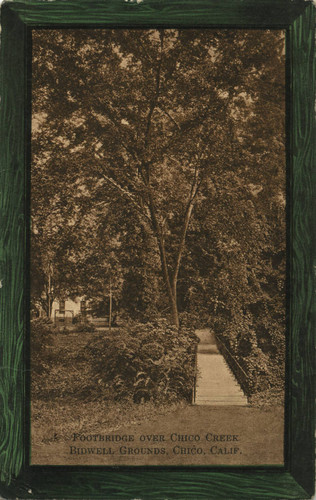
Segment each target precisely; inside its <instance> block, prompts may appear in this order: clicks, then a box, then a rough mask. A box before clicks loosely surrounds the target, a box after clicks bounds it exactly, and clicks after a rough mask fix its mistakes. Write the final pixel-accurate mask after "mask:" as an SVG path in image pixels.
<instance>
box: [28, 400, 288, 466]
mask: <svg viewBox="0 0 316 500" xmlns="http://www.w3.org/2000/svg"><path fill="white" fill-rule="evenodd" d="M283 427H284V424H283V410H282V408H272V409H269V410H262V409H258V408H250V407H212V406H188V407H187V408H186V410H185V411H183V409H182V410H177V411H175V412H174V413H171V414H168V415H167V416H166V418H165V420H164V421H162V419H161V418H160V419H158V418H157V419H156V418H152V419H151V420H150V421H146V422H143V423H140V424H134V425H131V424H126V426H124V427H121V428H120V429H119V430H117V431H115V432H112V433H108V432H107V430H106V429H105V428H102V425H100V428H99V429H96V430H95V435H91V434H89V435H82V434H80V433H79V432H78V434H77V436H76V437H75V439H74V437H72V439H71V440H69V441H67V442H65V441H64V442H62V441H61V440H58V437H56V441H55V442H52V443H50V444H39V443H34V444H33V447H32V464H47V465H49V464H51V465H241V464H242V465H263V464H270V465H281V464H282V463H283V434H284V429H283ZM50 431H51V433H52V434H53V433H54V429H51V430H50ZM74 432H76V429H74ZM100 436H101V437H100Z"/></svg>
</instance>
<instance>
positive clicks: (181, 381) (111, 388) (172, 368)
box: [84, 320, 199, 403]
mask: <svg viewBox="0 0 316 500" xmlns="http://www.w3.org/2000/svg"><path fill="white" fill-rule="evenodd" d="M198 341H199V340H198V338H197V337H196V335H195V334H194V332H193V330H189V329H186V328H181V329H180V331H177V329H176V328H175V327H174V326H172V325H169V324H167V322H166V321H165V320H159V321H156V322H152V323H146V324H139V323H133V324H129V325H126V326H125V327H121V328H119V330H117V331H116V332H115V333H112V334H109V333H108V334H107V335H106V336H105V335H104V334H102V335H98V336H97V337H94V338H93V340H91V342H90V343H89V344H88V345H87V346H86V347H85V348H84V351H85V356H88V357H89V358H90V360H91V364H92V365H93V366H94V377H95V381H96V383H98V384H99V386H100V388H101V392H102V393H103V395H104V396H105V395H106V396H107V397H109V395H112V397H113V399H114V400H121V399H128V398H132V399H133V400H134V402H136V403H140V402H143V401H149V400H152V401H157V402H158V401H159V402H162V401H168V402H170V401H180V400H188V401H189V400H190V398H191V395H192V387H193V380H194V355H195V347H196V345H197V343H198Z"/></svg>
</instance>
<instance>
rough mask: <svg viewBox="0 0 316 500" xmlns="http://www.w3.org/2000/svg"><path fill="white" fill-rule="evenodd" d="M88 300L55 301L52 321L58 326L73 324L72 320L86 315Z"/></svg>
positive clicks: (77, 298)
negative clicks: (79, 315)
mask: <svg viewBox="0 0 316 500" xmlns="http://www.w3.org/2000/svg"><path fill="white" fill-rule="evenodd" d="M86 304H87V302H86V300H85V298H84V297H76V298H75V299H74V300H72V299H69V298H68V299H65V300H60V299H55V300H54V302H53V304H52V312H51V319H52V320H53V321H54V323H58V324H62V323H64V324H71V323H72V320H73V318H74V317H75V316H77V315H78V314H82V315H85V313H86Z"/></svg>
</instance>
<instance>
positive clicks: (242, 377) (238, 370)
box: [216, 334, 249, 396]
mask: <svg viewBox="0 0 316 500" xmlns="http://www.w3.org/2000/svg"><path fill="white" fill-rule="evenodd" d="M216 340H217V341H218V342H219V343H220V345H221V346H222V347H223V349H224V351H225V353H226V354H228V358H229V361H230V362H228V360H227V362H228V364H229V365H230V368H231V370H232V372H233V373H234V375H235V377H236V379H237V381H238V382H239V383H240V385H241V388H242V390H243V391H244V393H245V394H246V396H249V389H248V386H249V377H248V375H247V373H246V372H245V370H244V369H243V368H242V367H241V366H240V364H239V363H238V361H237V359H236V358H235V356H234V355H233V354H232V353H231V352H230V350H229V349H228V347H227V346H226V345H225V344H224V342H223V340H221V339H220V338H219V335H218V334H217V335H216ZM222 354H223V353H222ZM224 357H225V356H224Z"/></svg>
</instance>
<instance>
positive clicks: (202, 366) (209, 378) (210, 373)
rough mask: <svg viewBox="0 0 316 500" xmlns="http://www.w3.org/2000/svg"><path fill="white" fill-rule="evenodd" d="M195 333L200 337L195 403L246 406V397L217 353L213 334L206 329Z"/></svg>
mask: <svg viewBox="0 0 316 500" xmlns="http://www.w3.org/2000/svg"><path fill="white" fill-rule="evenodd" d="M196 334H197V335H198V336H199V337H200V344H199V345H198V350H197V371H198V375H197V383H196V397H195V404H196V405H216V406H217V405H226V406H247V404H248V402H247V397H246V396H245V395H244V393H243V391H242V389H241V387H240V386H239V384H238V382H237V380H236V379H235V377H234V375H233V374H232V372H231V370H230V369H229V367H228V365H227V363H226V361H225V360H224V357H223V356H222V355H221V354H220V353H219V351H218V349H217V346H216V340H215V337H214V335H213V334H212V333H211V332H210V331H209V330H207V329H205V330H197V331H196Z"/></svg>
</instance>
